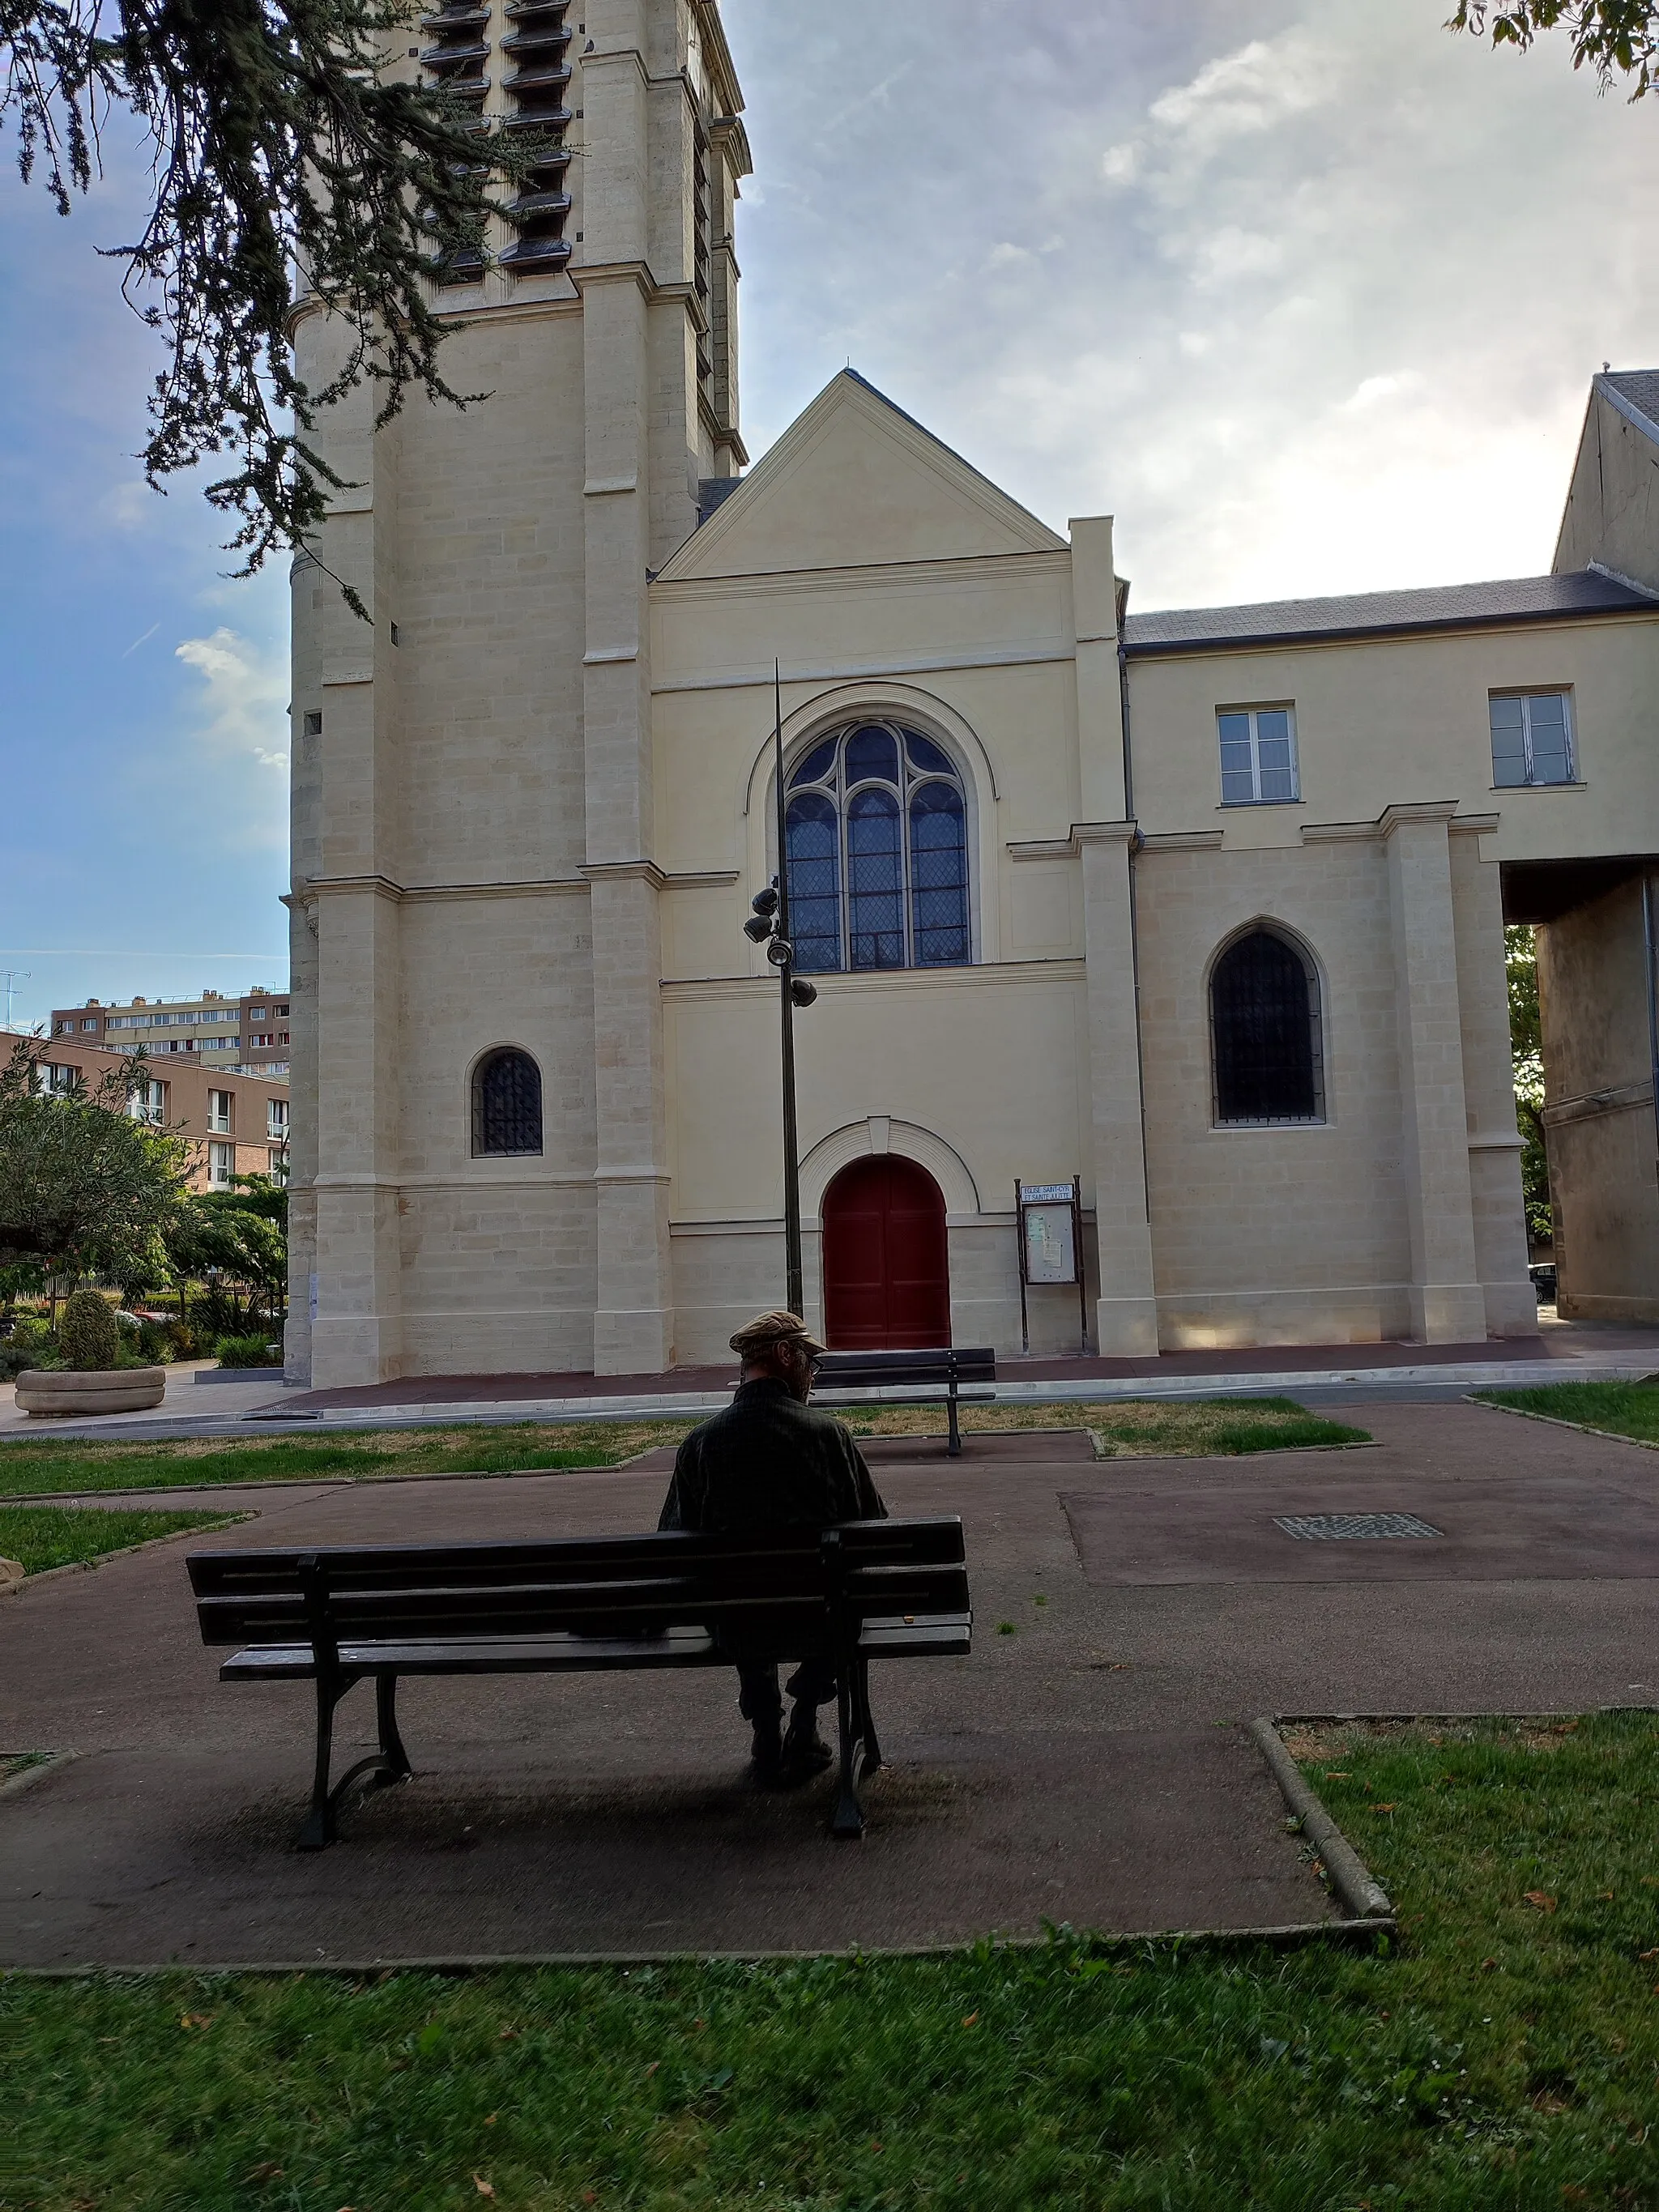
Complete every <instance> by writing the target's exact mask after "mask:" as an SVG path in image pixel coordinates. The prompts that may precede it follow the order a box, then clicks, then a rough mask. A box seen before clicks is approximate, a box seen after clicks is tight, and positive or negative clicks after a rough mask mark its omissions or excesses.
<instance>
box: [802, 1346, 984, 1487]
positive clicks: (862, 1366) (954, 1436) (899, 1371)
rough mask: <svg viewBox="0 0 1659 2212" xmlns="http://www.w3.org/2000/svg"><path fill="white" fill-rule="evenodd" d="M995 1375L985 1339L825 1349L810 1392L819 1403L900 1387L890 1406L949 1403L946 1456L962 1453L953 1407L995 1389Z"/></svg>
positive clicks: (844, 1402)
mask: <svg viewBox="0 0 1659 2212" xmlns="http://www.w3.org/2000/svg"><path fill="white" fill-rule="evenodd" d="M996 1379H997V1356H996V1353H995V1352H994V1350H993V1349H992V1347H991V1346H989V1345H984V1346H972V1347H963V1348H962V1349H957V1347H956V1346H951V1345H945V1346H939V1348H937V1349H928V1350H924V1351H919V1352H825V1353H824V1355H823V1358H821V1359H820V1360H819V1362H818V1364H817V1374H816V1376H815V1377H814V1380H813V1384H812V1395H813V1397H814V1398H815V1400H816V1401H817V1403H818V1404H819V1405H821V1406H836V1405H840V1406H842V1407H847V1406H856V1405H869V1404H871V1403H872V1402H874V1403H878V1404H879V1403H881V1402H883V1401H881V1400H879V1399H878V1400H876V1401H872V1400H871V1399H870V1398H869V1397H868V1396H867V1395H866V1396H863V1397H860V1398H842V1397H840V1396H838V1395H837V1394H838V1393H839V1392H842V1391H845V1390H857V1391H860V1392H865V1393H868V1392H870V1391H872V1390H878V1391H881V1392H883V1393H886V1392H893V1393H895V1394H897V1393H898V1392H900V1391H901V1390H902V1393H903V1395H902V1397H901V1396H899V1395H893V1396H892V1397H890V1398H889V1399H887V1400H886V1402H887V1403H889V1404H891V1405H896V1406H947V1407H949V1408H950V1419H951V1443H950V1456H951V1458H952V1459H960V1458H961V1456H962V1430H961V1427H960V1425H958V1422H957V1406H958V1405H959V1404H960V1403H961V1402H963V1401H964V1400H966V1401H969V1402H970V1403H978V1404H984V1403H986V1402H987V1401H990V1400H992V1399H994V1397H995V1396H996V1395H997V1394H996V1392H995V1390H994V1389H991V1388H989V1387H988V1386H989V1385H991V1384H993V1383H995V1381H996Z"/></svg>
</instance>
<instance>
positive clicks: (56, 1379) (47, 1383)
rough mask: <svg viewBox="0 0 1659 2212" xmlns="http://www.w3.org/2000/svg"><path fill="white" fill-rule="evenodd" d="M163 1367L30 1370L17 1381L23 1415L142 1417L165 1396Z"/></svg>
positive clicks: (37, 1368) (164, 1370)
mask: <svg viewBox="0 0 1659 2212" xmlns="http://www.w3.org/2000/svg"><path fill="white" fill-rule="evenodd" d="M166 1395H167V1369H166V1368H165V1367H111V1368H108V1369H98V1370H94V1369H91V1368H85V1367H64V1368H58V1369H56V1370H53V1369H48V1368H44V1367H30V1368H27V1369H26V1370H24V1372H23V1373H22V1374H21V1375H20V1376H18V1378H17V1407H18V1411H19V1412H20V1413H81V1414H85V1413H143V1412H145V1411H146V1410H147V1408H149V1407H151V1406H159V1405H160V1404H161V1401H162V1399H163V1398H164V1397H165V1396H166Z"/></svg>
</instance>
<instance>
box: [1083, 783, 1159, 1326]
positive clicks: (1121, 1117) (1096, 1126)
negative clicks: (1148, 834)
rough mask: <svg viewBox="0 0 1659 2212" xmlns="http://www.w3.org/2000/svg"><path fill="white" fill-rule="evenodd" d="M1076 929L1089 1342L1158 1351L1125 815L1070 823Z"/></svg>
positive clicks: (1130, 828) (1128, 836)
mask: <svg viewBox="0 0 1659 2212" xmlns="http://www.w3.org/2000/svg"><path fill="white" fill-rule="evenodd" d="M1073 836H1074V837H1075V839H1076V840H1077V842H1078V843H1079V846H1080V848H1081V850H1082V855H1083V930H1084V945H1085V956H1086V958H1087V960H1088V965H1089V984H1088V1005H1089V1100H1090V1133H1091V1143H1092V1146H1093V1154H1094V1158H1093V1168H1094V1205H1095V1221H1096V1228H1097V1237H1098V1243H1099V1250H1100V1290H1101V1295H1100V1297H1099V1299H1098V1301H1097V1304H1096V1307H1095V1349H1096V1350H1097V1352H1101V1353H1102V1354H1118V1355H1124V1354H1129V1353H1140V1352H1156V1351H1157V1350H1158V1305H1157V1300H1156V1297H1155V1296H1154V1291H1153V1281H1152V1223H1151V1221H1150V1219H1149V1218H1148V1212H1147V1205H1146V1142H1145V1137H1144V1133H1143V1131H1142V1127H1141V1096H1140V1057H1139V1052H1138V1050H1137V1049H1136V1042H1135V1023H1136V1007H1135V982H1134V962H1133V957H1132V946H1131V937H1130V929H1131V914H1130V902H1131V896H1132V894H1131V887H1130V883H1129V852H1130V846H1131V843H1132V842H1133V836H1134V825H1133V823H1128V822H1091V823H1079V826H1078V828H1077V829H1075V830H1074V831H1073Z"/></svg>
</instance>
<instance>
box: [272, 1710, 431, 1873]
mask: <svg viewBox="0 0 1659 2212" xmlns="http://www.w3.org/2000/svg"><path fill="white" fill-rule="evenodd" d="M357 1679H358V1678H357V1676H356V1675H355V1674H352V1675H349V1676H348V1677H347V1678H346V1680H344V1681H340V1680H326V1679H325V1677H324V1676H323V1675H321V1674H319V1676H318V1678H317V1763H316V1767H315V1771H314V1772H313V1778H312V1784H311V1810H310V1811H309V1812H308V1813H307V1814H306V1817H305V1820H304V1822H303V1824H302V1825H301V1829H300V1838H299V1848H300V1849H301V1850H302V1851H320V1850H325V1849H326V1848H327V1846H328V1845H329V1844H332V1843H336V1842H337V1841H338V1839H339V1834H340V1808H341V1807H342V1806H343V1804H344V1802H345V1801H346V1798H347V1797H348V1796H349V1794H350V1792H351V1791H352V1790H354V1789H355V1788H356V1785H357V1784H358V1783H359V1782H361V1781H362V1778H363V1777H364V1776H365V1775H367V1776H368V1777H369V1781H368V1790H390V1789H392V1787H393V1786H394V1785H395V1784H398V1783H399V1782H407V1781H408V1779H409V1778H410V1775H411V1774H412V1773H413V1771H414V1769H413V1768H412V1767H411V1766H410V1763H409V1753H407V1752H406V1751H405V1750H404V1740H403V1737H402V1736H401V1735H399V1734H398V1678H397V1676H396V1675H395V1674H380V1675H377V1676H376V1678H375V1682H374V1714H375V1719H376V1721H377V1723H379V1728H380V1749H379V1750H378V1751H373V1752H371V1753H369V1755H368V1758H367V1759H359V1760H358V1761H357V1763H356V1765H355V1766H349V1767H348V1768H347V1769H346V1771H345V1772H344V1773H343V1775H342V1776H341V1777H340V1778H339V1780H338V1781H337V1783H336V1784H334V1787H333V1788H332V1789H330V1788H329V1786H328V1770H329V1764H330V1761H331V1758H332V1755H333V1749H334V1715H335V1711H336V1709H337V1706H338V1705H339V1703H340V1700H341V1699H342V1698H343V1697H344V1695H345V1693H346V1692H347V1691H348V1690H349V1688H350V1687H351V1686H352V1684H353V1683H354V1682H355V1681H356V1680H357ZM365 1794H366V1795H367V1794H368V1793H367V1792H365Z"/></svg>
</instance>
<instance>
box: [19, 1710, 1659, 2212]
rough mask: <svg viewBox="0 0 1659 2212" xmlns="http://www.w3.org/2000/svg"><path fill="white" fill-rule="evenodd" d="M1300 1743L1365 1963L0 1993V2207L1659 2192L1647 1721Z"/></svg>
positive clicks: (188, 2208)
mask: <svg viewBox="0 0 1659 2212" xmlns="http://www.w3.org/2000/svg"><path fill="white" fill-rule="evenodd" d="M1294 1748H1295V1749H1296V1750H1297V1753H1298V1755H1299V1756H1301V1757H1303V1758H1304V1763H1305V1765H1306V1767H1307V1771H1309V1772H1310V1775H1311V1776H1312V1777H1313V1778H1314V1779H1315V1781H1316V1785H1317V1786H1318V1788H1319V1789H1320V1790H1321V1791H1322V1793H1323V1794H1324V1796H1325V1797H1326V1800H1327V1802H1328V1803H1329V1804H1330V1805H1331V1806H1332V1808H1333V1809H1334V1811H1335V1812H1336V1814H1337V1815H1338V1817H1339V1818H1340V1820H1342V1821H1343V1822H1344V1823H1345V1825H1346V1826H1347V1828H1348V1832H1349V1833H1350V1834H1351V1835H1352V1838H1353V1839H1354V1841H1355V1842H1356V1843H1357V1844H1358V1847H1359V1849H1360V1850H1361V1851H1362V1852H1364V1854H1365V1855H1366V1857H1368V1858H1369V1859H1370V1863H1371V1865H1372V1866H1373V1868H1374V1869H1376V1873H1377V1875H1378V1876H1379V1878H1380V1879H1381V1880H1382V1881H1383V1882H1384V1884H1385V1885H1386V1886H1387V1887H1388V1888H1389V1892H1390V1893H1391V1894H1392V1895H1393V1897H1394V1898H1395V1902H1396V1905H1397V1906H1398V1907H1399V1909H1400V1911H1401V1914H1402V1916H1403V1931H1404V1932H1403V1938H1402V1941H1401V1943H1400V1944H1399V1945H1398V1946H1394V1947H1389V1948H1387V1949H1384V1950H1382V1951H1379V1952H1368V1953H1357V1952H1350V1951H1345V1950H1343V1949H1341V1948H1337V1947H1335V1946H1332V1947H1329V1948H1326V1947H1323V1946H1320V1947H1316V1948H1307V1949H1304V1950H1299V1951H1291V1952H1285V1953H1275V1952H1273V1951H1272V1950H1270V1949H1268V1948H1265V1947H1258V1946H1244V1947H1242V1948H1237V1949H1235V1950H1231V1951H1207V1952H1206V1951H1204V1950H1200V1949H1194V1950H1189V1951H1187V1952H1185V1953H1183V1952H1182V1950H1181V1949H1180V1948H1179V1946H1170V1947H1150V1946H1148V1947H1141V1948H1139V1949H1138V1950H1136V1951H1134V1952H1133V1953H1111V1952H1107V1951H1103V1950H1101V1949H1099V1948H1091V1946H1090V1945H1089V1944H1088V1942H1086V1941H1080V1940H1073V1938H1072V1937H1071V1936H1069V1934H1066V1933H1064V1932H1062V1934H1061V1935H1060V1936H1058V1937H1056V1938H1055V1939H1054V1942H1052V1943H1051V1944H1050V1945H1049V1946H1048V1948H1044V1949H1042V1950H1038V1951H1031V1952H1017V1951H998V1950H994V1949H992V1948H989V1947H988V1946H985V1947H981V1948H977V1949H975V1950H972V1951H966V1952H959V1953H955V1954H950V1955H947V1956H945V1957H941V1958H938V1959H880V1958H871V1959H864V1960H848V1959H836V1960H817V1961H813V1962H808V1963H804V1964H799V1965H769V1964H764V1963H761V1964H756V1965H753V1966H743V1965H729V1964H728V1965H708V1966H672V1967H661V1968H644V1969H638V1968H636V1969H635V1970H634V1971H632V1972H627V1971H624V1970H623V1969H621V1968H612V1969H605V1970H585V1971H581V1972H549V1971H538V1970H531V1969H525V1970H522V1971H514V1970H506V1971H495V1972H488V1973H480V1974H477V1975H471V1976H459V1977H456V1978H444V1977H441V1976H436V1975H433V1974H424V1973H410V1974H388V1975H385V1976H382V1977H380V1978H370V1979H366V1980H364V1981H361V1982H356V1983H353V1982H348V1981H345V1980H343V1979H336V1978H324V1977H319V1978H314V1979H311V1978H295V1977H276V1976H271V1977H258V1976H234V1977H233V1976H225V1977H220V1978H208V1977H192V1976H189V1975H185V1974H178V1975H169V1976H166V1977H158V1978H148V1979H140V1978H128V1979H119V1978H107V1979H103V1980H97V1981H89V1982H78V1983H76V1982H70V1983H49V1982H28V1981H15V1982H11V1983H7V1984H0V2045H3V2047H5V2048H6V2049H7V2051H8V2055H9V2058H10V2061H11V2064H10V2068H9V2076H8V2081H9V2086H7V2087H4V2088H0V2100H3V2108H0V2142H6V2141H9V2143H10V2145H11V2147H12V2148H11V2152H10V2156H11V2159H12V2160H13V2166H14V2172H15V2177H16V2178H15V2179H6V2178H4V2161H5V2158H6V2153H5V2152H4V2151H3V2150H0V2202H3V2203H5V2204H6V2205H7V2206H9V2207H15V2208H18V2212H24V2208H27V2212H71V2208H96V2212H141V2208H142V2212H230V2208H232V2207H237V2208H241V2207H246V2206H250V2205H263V2206H268V2207H281V2208H283V2212H341V2208H343V2207H344V2206H348V2205H349V2206H351V2207H354V2208H355V2212H462V2208H465V2207H466V2206H470V2205H479V2204H485V2203H487V2204H491V2205H494V2206H495V2207H499V2208H500V2212H578V2208H580V2207H585V2206H590V2205H591V2206H599V2207H612V2208H617V2212H622V2208H628V2212H737V2208H738V2207H739V2206H741V2207H744V2208H760V2212H875V2208H877V2207H878V2206H879V2207H901V2206H904V2207H908V2206H913V2205H916V2206H929V2207H949V2208H951V2209H952V2212H1028V2208H1029V2212H1038V2208H1042V2212H1127V2208H1134V2212H1154V2208H1156V2212H1188V2208H1190V2212H1232V2208H1233V2207H1235V2206H1243V2205H1247V2204H1248V2205H1250V2206H1252V2207H1270V2208H1279V2212H1362V2208H1379V2207H1382V2206H1385V2205H1386V2206H1392V2207H1399V2208H1409V2209H1410V2212H1443V2208H1444V2212H1451V2208H1456V2212H1500V2208H1501V2212H1545V2209H1546V2208H1548V2212H1560V2208H1561V2207H1563V2206H1571V2205H1573V2204H1584V2205H1595V2206H1620V2205H1629V2206H1652V2205H1654V2204H1656V2203H1659V2154H1656V2149H1655V2147H1654V2142H1651V2141H1650V2140H1649V2131H1650V2130H1653V2132H1654V2136H1655V2138H1656V2140H1659V2086H1656V2067H1659V1992H1656V1989H1655V1984H1656V1983H1659V1963H1656V1961H1659V1822H1656V1812H1659V1802H1656V1772H1659V1768H1656V1758H1659V1724H1656V1721H1655V1719H1654V1717H1652V1716H1650V1715H1632V1714H1621V1715H1615V1716H1607V1717H1597V1718H1595V1719H1589V1720H1586V1721H1584V1722H1583V1723H1582V1724H1578V1725H1573V1724H1568V1725H1567V1726H1566V1727H1565V1728H1562V1727H1553V1726H1551V1725H1550V1724H1548V1723H1532V1724H1528V1723H1519V1724H1517V1723H1480V1724H1468V1723H1457V1724H1449V1725H1446V1726H1444V1727H1442V1728H1435V1729H1429V1728H1423V1727H1416V1728H1389V1729H1365V1728H1355V1727H1348V1728H1346V1729H1332V1730H1330V1731H1328V1732H1327V1733H1325V1734H1323V1735H1319V1736H1312V1735H1309V1736H1307V1737H1304V1739H1303V1740H1301V1741H1297V1742H1295V1743H1294ZM0 1809H3V1808H0Z"/></svg>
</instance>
